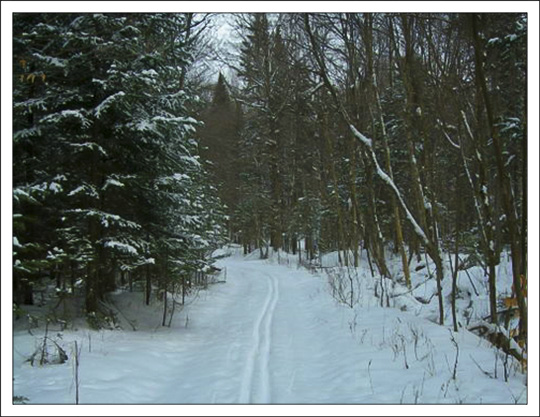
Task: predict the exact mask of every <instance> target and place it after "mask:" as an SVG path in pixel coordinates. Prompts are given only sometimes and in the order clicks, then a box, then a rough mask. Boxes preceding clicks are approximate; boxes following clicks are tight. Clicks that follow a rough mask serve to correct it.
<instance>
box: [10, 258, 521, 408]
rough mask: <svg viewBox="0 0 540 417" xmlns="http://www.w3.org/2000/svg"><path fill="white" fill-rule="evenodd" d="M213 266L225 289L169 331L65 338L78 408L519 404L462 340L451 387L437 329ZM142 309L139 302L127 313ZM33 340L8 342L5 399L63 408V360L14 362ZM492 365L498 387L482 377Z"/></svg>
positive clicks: (66, 383)
mask: <svg viewBox="0 0 540 417" xmlns="http://www.w3.org/2000/svg"><path fill="white" fill-rule="evenodd" d="M219 266H220V267H222V268H226V270H227V282H226V283H225V284H215V285H212V286H211V287H210V288H209V289H208V290H207V291H203V292H201V295H200V297H199V298H198V299H197V300H196V302H195V303H193V304H192V305H190V306H189V308H188V309H186V310H184V311H182V312H178V313H177V314H176V316H175V320H174V321H173V326H172V327H171V328H163V327H160V325H159V322H160V321H161V317H160V315H159V314H156V315H155V324H152V325H148V324H147V323H146V325H144V326H143V325H142V323H140V324H141V326H140V327H139V330H138V331H136V332H132V331H112V332H111V331H100V332H90V331H88V330H79V331H74V332H67V331H66V332H64V334H63V335H62V337H63V339H62V343H64V346H67V347H69V346H71V344H72V341H73V340H78V341H79V346H81V345H82V352H81V359H80V363H81V365H80V372H79V379H80V401H81V403H87V404H88V403H99V404H105V403H116V404H127V403H135V404H214V403H216V404H227V403H236V404H238V403H240V404H246V403H252V404H253V403H259V404H325V403H326V404H347V403H349V404H366V403H367V404H382V403H390V404H399V403H416V402H418V403H459V402H464V403H481V402H483V403H513V402H514V401H519V402H524V401H526V388H524V384H523V381H524V377H523V376H520V375H519V374H518V375H517V376H516V371H515V370H513V371H512V372H513V373H512V375H513V378H512V379H511V380H510V381H509V382H508V383H505V382H504V380H503V378H502V374H503V370H502V361H501V360H500V359H499V361H498V362H497V361H496V359H495V355H494V351H493V349H492V348H490V347H489V346H488V344H487V343H485V342H483V341H482V340H480V339H478V338H477V337H476V336H474V335H472V334H470V333H468V332H464V331H462V332H459V333H457V334H455V335H454V336H455V338H456V341H457V343H458V344H459V353H458V355H459V357H458V359H459V360H458V364H457V367H456V374H457V378H455V379H454V378H453V377H452V374H453V369H454V361H455V357H456V350H455V348H454V345H453V343H451V341H450V338H451V332H449V329H448V328H446V327H443V326H439V325H437V324H434V323H431V322H429V321H427V320H425V319H423V318H421V317H417V316H416V315H415V314H413V313H411V312H403V311H400V310H398V309H392V308H380V307H376V306H374V305H373V304H369V303H368V304H366V305H364V306H360V308H358V309H356V310H355V311H353V310H352V309H350V308H348V307H346V306H344V305H340V304H338V303H337V302H336V301H335V300H334V299H332V297H331V295H330V293H329V291H328V284H327V282H326V279H325V278H324V277H321V276H314V275H312V274H310V273H308V272H307V271H306V270H304V269H297V268H296V267H295V266H290V267H288V266H283V265H275V264H271V263H269V262H265V261H260V260H249V258H243V257H240V256H232V257H230V258H225V259H222V260H220V261H219ZM368 295H369V294H367V293H366V297H368ZM130 300H133V299H132V298H131V299H130ZM130 302H132V301H130ZM147 308H148V307H146V306H144V305H143V303H142V299H141V300H140V302H139V301H137V307H136V308H135V307H134V306H133V305H132V306H131V307H130V310H129V311H130V312H131V313H132V314H134V313H136V311H137V309H140V311H147V310H145V309H147ZM146 317H149V316H148V315H147V316H146ZM152 317H154V316H152ZM138 318H140V319H141V321H142V318H143V315H140V316H139V317H138ZM152 320H154V318H152ZM145 329H146V330H145ZM37 340H38V339H37V338H36V335H34V336H31V335H29V334H28V333H27V332H22V331H21V332H16V333H15V334H14V347H15V356H14V377H15V380H14V395H20V396H25V397H27V398H29V403H40V404H45V403H57V404H58V403H73V401H74V396H75V394H74V384H73V380H74V378H73V369H72V360H71V359H70V361H69V363H66V364H63V365H55V366H47V367H43V368H40V367H31V366H30V365H29V364H28V363H25V362H24V358H25V357H28V355H29V354H30V353H32V352H33V351H34V349H35V346H36V343H37ZM494 366H495V368H496V367H497V366H498V367H499V368H498V377H496V378H493V377H488V376H486V372H487V373H493V371H494Z"/></svg>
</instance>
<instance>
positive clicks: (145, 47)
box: [13, 13, 527, 340]
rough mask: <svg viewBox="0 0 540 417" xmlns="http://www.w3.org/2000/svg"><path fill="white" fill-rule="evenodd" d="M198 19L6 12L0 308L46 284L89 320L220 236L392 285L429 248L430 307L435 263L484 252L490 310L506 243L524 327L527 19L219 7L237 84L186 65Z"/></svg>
mask: <svg viewBox="0 0 540 417" xmlns="http://www.w3.org/2000/svg"><path fill="white" fill-rule="evenodd" d="M212 18H213V16H212V15H192V14H125V15H120V14H92V15H90V14H88V15H86V14H78V15H73V14H61V15H59V14H50V15H48V14H39V15H34V14H17V15H16V16H15V18H14V40H13V47H14V56H13V79H14V82H13V83H14V90H13V106H14V107H13V110H14V113H13V115H14V120H13V134H14V136H13V154H14V158H13V162H14V164H13V206H14V220H13V222H14V223H13V224H14V240H13V251H14V269H13V271H14V277H13V283H14V302H15V303H16V305H17V306H20V305H22V304H24V303H25V302H27V303H28V302H31V301H32V300H31V295H32V288H35V287H36V286H38V285H40V284H41V283H42V282H43V281H46V280H55V281H56V286H57V289H58V290H57V291H58V295H59V297H61V296H69V294H71V293H73V292H75V291H78V289H79V290H81V291H82V292H83V294H84V297H85V307H86V313H87V314H88V315H89V316H90V317H92V315H94V316H95V315H96V314H98V313H99V300H100V299H101V298H102V297H103V295H104V294H105V293H106V292H108V291H111V290H113V289H114V288H115V286H116V285H118V284H121V283H125V282H127V281H128V280H129V281H130V282H131V281H136V282H141V283H143V284H144V286H145V288H146V293H147V297H150V294H151V292H152V288H154V289H159V290H161V291H165V292H167V291H177V290H178V289H179V288H181V287H183V286H185V284H186V280H189V279H190V277H192V276H193V274H196V273H200V272H204V271H205V270H206V269H207V268H209V265H210V261H209V260H208V255H209V251H210V249H212V248H215V247H217V246H218V245H219V244H220V243H223V242H224V241H225V240H229V241H231V242H235V243H239V244H241V245H243V247H244V251H245V253H248V252H252V251H254V250H258V251H259V252H260V256H261V257H263V258H264V257H268V256H269V254H270V253H271V252H276V251H286V252H289V253H293V254H296V255H298V257H299V259H300V260H301V261H302V262H306V263H316V261H317V259H318V257H319V255H320V254H322V253H327V252H331V251H337V252H338V253H339V259H340V262H341V263H342V265H344V266H348V265H350V266H358V262H359V259H358V258H359V251H360V250H367V253H368V254H369V259H370V262H371V264H372V274H374V275H379V276H382V277H388V278H392V279H396V280H398V281H402V282H403V283H405V285H407V286H409V287H410V279H409V264H410V262H411V259H412V258H413V257H417V258H419V257H423V256H428V257H429V258H430V259H431V260H432V261H433V263H434V264H435V266H436V271H435V274H434V277H433V279H434V280H436V282H437V285H438V288H439V292H438V295H439V306H440V317H439V323H440V324H445V317H444V313H443V302H444V300H443V298H442V293H441V291H440V288H441V282H442V281H443V280H451V279H452V276H448V274H446V273H445V269H444V267H443V262H445V261H447V260H448V257H451V258H452V264H453V265H454V266H453V268H454V271H457V270H459V269H466V268H468V267H469V266H471V265H482V266H483V267H484V269H485V273H486V276H488V277H489V283H490V287H489V290H490V309H491V311H490V314H491V317H490V320H491V321H492V322H493V323H497V321H498V320H499V319H498V310H499V309H500V308H499V306H498V292H497V287H496V278H497V277H496V270H497V269H496V266H497V265H498V264H499V262H500V259H501V256H509V257H510V258H511V261H512V268H513V270H512V273H513V282H514V286H513V288H514V291H515V300H516V307H517V309H518V310H519V316H520V337H521V338H522V340H526V339H525V338H526V330H527V305H526V296H527V287H526V285H527V284H526V282H527V94H526V92H527V90H526V87H527V18H526V15H524V14H427V13H425V14H420V13H415V14H412V13H402V14H393V13H384V14H383V13H379V14H369V13H365V14H355V13H331V14H251V15H248V14H245V15H244V14H242V15H235V16H234V25H235V26H236V27H235V29H236V30H237V32H238V33H239V36H240V37H241V42H240V45H239V46H240V48H239V50H238V51H236V53H237V54H238V55H237V57H238V58H237V59H236V60H235V62H229V64H230V65H231V68H232V70H231V71H233V72H234V74H235V79H234V82H232V80H228V79H227V77H226V76H224V75H223V74H220V75H219V77H217V76H216V77H215V78H214V79H212V80H211V81H209V80H204V79H201V78H200V77H197V76H194V75H193V74H192V73H190V71H189V70H190V68H191V67H192V66H193V65H195V64H197V60H198V59H204V58H200V56H202V55H198V54H197V49H196V48H197V47H199V48H200V45H201V44H203V43H204V39H205V38H204V37H205V36H209V35H207V33H208V34H209V33H211V26H210V23H211V21H212ZM209 22H210V23H209ZM197 45H199V46H197ZM216 78H217V81H216ZM208 91H210V94H209V93H208ZM389 252H393V253H395V254H397V255H399V257H400V260H401V264H402V274H401V275H399V276H394V277H390V273H389V269H388V266H387V264H386V262H387V259H388V256H387V255H388V253H389ZM446 320H448V318H446ZM446 324H448V323H446ZM454 326H455V323H454Z"/></svg>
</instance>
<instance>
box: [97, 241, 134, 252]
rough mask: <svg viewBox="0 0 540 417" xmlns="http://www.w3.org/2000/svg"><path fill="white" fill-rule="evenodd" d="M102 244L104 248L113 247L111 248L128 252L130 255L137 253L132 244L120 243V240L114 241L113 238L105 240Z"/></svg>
mask: <svg viewBox="0 0 540 417" xmlns="http://www.w3.org/2000/svg"><path fill="white" fill-rule="evenodd" d="M104 246H105V247H106V248H113V249H116V250H118V251H120V252H125V253H128V254H132V255H138V254H139V253H138V252H137V249H135V248H134V247H133V246H131V245H129V244H127V243H122V242H116V241H113V240H109V241H107V242H105V244H104Z"/></svg>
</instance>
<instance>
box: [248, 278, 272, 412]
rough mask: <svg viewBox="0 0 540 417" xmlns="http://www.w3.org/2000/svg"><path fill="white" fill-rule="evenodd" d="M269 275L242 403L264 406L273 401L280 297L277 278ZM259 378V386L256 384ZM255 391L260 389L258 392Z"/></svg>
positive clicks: (256, 323) (254, 335) (254, 337)
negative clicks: (271, 369) (275, 329)
mask: <svg viewBox="0 0 540 417" xmlns="http://www.w3.org/2000/svg"><path fill="white" fill-rule="evenodd" d="M264 275H266V276H267V278H268V279H267V283H268V291H267V296H266V298H265V301H264V306H263V308H262V309H261V313H260V314H259V316H258V317H257V320H256V322H255V327H254V328H253V336H252V344H251V351H250V352H249V355H248V360H247V364H246V367H245V368H244V374H243V377H242V385H241V387H240V398H239V403H241V404H249V403H264V404H268V403H270V402H271V390H270V385H271V384H270V374H269V363H270V348H271V345H272V323H273V319H274V311H275V309H276V305H277V302H278V298H279V289H278V281H277V278H276V277H274V276H272V275H270V274H267V273H265V274H264ZM256 375H258V381H257V382H258V383H257V385H255V384H254V383H253V380H254V378H255V377H256ZM255 388H257V389H256V390H255Z"/></svg>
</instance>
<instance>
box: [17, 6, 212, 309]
mask: <svg viewBox="0 0 540 417" xmlns="http://www.w3.org/2000/svg"><path fill="white" fill-rule="evenodd" d="M16 19H20V20H21V21H22V22H25V25H21V27H20V29H19V30H18V32H17V33H16V35H15V39H16V41H15V43H16V44H17V45H18V48H16V51H17V52H16V54H17V56H16V59H18V60H19V62H20V61H24V65H23V64H22V63H20V66H21V70H23V71H27V72H29V74H30V75H32V76H30V77H29V76H28V75H27V74H26V73H24V74H22V75H24V77H23V79H22V80H21V82H25V83H26V82H27V80H29V82H30V83H32V86H31V87H30V88H29V87H28V86H27V85H26V84H23V85H22V86H20V87H19V90H18V91H16V94H15V105H14V107H15V110H16V112H18V113H17V114H20V116H18V117H17V116H16V119H15V120H16V121H18V120H19V119H20V120H21V121H20V126H19V125H18V124H17V123H18V122H16V124H15V134H14V140H15V142H16V141H17V139H19V138H30V139H33V140H34V142H29V143H26V142H25V143H22V144H21V145H20V146H17V147H16V149H19V148H20V149H21V153H22V154H23V155H22V156H21V159H24V163H25V164H26V165H28V168H26V165H25V171H30V170H31V169H32V168H33V167H35V168H39V166H40V164H41V165H44V166H46V170H43V172H42V171H38V174H39V178H30V179H28V174H25V175H26V177H25V176H24V175H21V179H20V180H19V179H16V180H15V181H14V186H15V193H14V196H15V198H16V199H17V198H18V199H19V200H27V201H31V202H32V203H34V201H32V200H29V199H28V198H26V196H27V195H29V196H30V193H29V192H26V190H25V188H24V187H27V188H28V187H29V186H33V187H34V188H36V186H39V187H38V188H39V190H43V189H44V190H46V191H47V192H49V191H50V193H54V194H56V198H55V199H54V200H51V201H50V202H45V203H43V205H44V207H45V208H43V210H49V211H52V213H54V216H53V218H52V219H51V220H50V221H51V222H53V223H55V225H56V228H55V229H52V230H53V231H54V233H53V234H54V236H53V237H52V238H50V239H46V241H45V242H44V246H46V247H47V248H48V251H49V252H51V248H54V247H56V246H57V247H58V252H59V253H61V254H69V256H68V257H67V259H66V260H69V264H70V265H71V267H72V268H71V271H72V275H73V274H74V273H76V274H79V273H82V272H84V275H83V276H80V277H73V276H72V280H73V279H74V278H83V282H84V290H85V299H86V312H87V314H88V315H89V317H95V315H96V313H98V312H99V301H100V299H101V298H102V297H103V295H104V294H105V292H106V291H108V290H111V289H113V288H114V285H115V278H116V274H117V273H118V271H119V270H120V269H135V268H140V267H141V266H143V265H147V266H148V268H147V271H150V267H149V265H151V264H153V263H155V262H156V260H158V259H159V261H160V262H163V261H162V260H161V259H160V258H162V257H164V256H169V255H168V254H172V253H174V251H173V250H168V251H164V247H165V246H166V245H163V244H162V242H163V240H164V239H165V240H167V239H173V240H174V239H176V238H177V236H178V235H180V236H181V240H182V245H179V246H178V245H177V246H176V248H177V249H178V248H182V250H183V251H176V252H177V254H176V256H177V257H178V258H179V259H176V261H178V262H182V258H183V257H188V255H186V252H185V251H184V250H185V249H186V247H187V248H193V246H192V245H195V244H196V242H195V241H194V239H193V236H194V235H196V236H200V235H201V234H204V233H201V226H200V225H199V224H198V222H197V221H194V220H193V219H192V218H191V219H188V218H187V217H182V216H183V215H184V214H185V216H188V214H187V213H188V212H189V211H190V210H194V209H196V210H199V212H200V213H204V210H205V206H204V204H199V205H197V203H198V202H199V200H200V198H201V197H200V195H199V193H198V191H197V187H201V186H202V185H201V184H202V183H204V181H206V179H205V176H204V173H202V172H199V171H200V166H199V165H200V164H199V161H198V156H197V152H198V149H197V146H196V142H195V141H194V140H193V137H192V136H193V133H194V131H195V126H196V125H197V124H198V123H197V122H196V121H195V120H194V119H193V118H191V117H189V115H188V111H187V108H186V101H187V100H189V99H190V97H189V95H188V94H187V93H186V91H184V90H183V89H182V87H183V84H184V75H185V70H186V67H187V65H188V64H189V38H188V37H187V36H186V34H187V33H189V28H188V25H189V24H190V22H191V21H192V20H191V18H187V16H185V15H182V14H178V15H172V14H128V15H120V14H111V15H104V14H82V15H71V14H69V15H58V16H57V15H52V16H49V15H44V17H43V18H42V19H43V20H45V21H46V23H44V22H43V21H42V19H40V18H36V17H35V16H32V17H29V16H28V15H19V16H17V18H16ZM27 68H28V69H27ZM19 72H20V71H19ZM16 74H17V73H16ZM41 74H44V75H43V76H41ZM33 75H35V77H34V76H33ZM38 76H39V78H38ZM37 82H40V83H43V86H40V87H41V88H40V89H39V90H38V89H37V88H35V86H37ZM28 114H30V116H27V117H26V120H25V119H24V116H25V115H28ZM25 129H26V130H25ZM38 140H41V142H39V141H38ZM38 142H39V147H34V146H33V145H34V143H38ZM42 148H43V149H42ZM42 150H43V153H40V152H41V151H42ZM24 152H26V154H25V153H24ZM36 153H37V156H36V157H34V159H35V160H33V159H32V158H31V156H32V155H34V154H36ZM27 154H30V156H28V155H27ZM17 159H18V157H17V153H16V154H15V162H16V163H17ZM193 173H195V174H193ZM193 175H195V176H196V177H197V179H196V180H194V179H193V178H192V176H193ZM164 183H166V186H167V187H166V188H163V186H164ZM195 196H196V197H195ZM22 197H24V199H23V198H22ZM30 197H31V196H30ZM209 198H210V197H209ZM35 204H36V203H34V205H35ZM26 205H28V204H26ZM196 205H197V206H196ZM195 206H196V207H195ZM30 207H31V206H30ZM20 211H21V213H17V214H20V216H19V218H20V219H21V220H20V221H19V222H20V223H22V222H23V221H24V220H25V219H31V218H32V217H31V212H30V209H27V208H24V207H23V208H21V210H20ZM27 223H28V222H27ZM38 223H39V224H42V223H43V222H41V221H40V222H38ZM205 224H206V223H205ZM173 235H174V236H173ZM171 236H173V237H172V238H171ZM27 242H31V239H30V238H28V239H27V238H26V237H24V238H20V239H17V243H18V244H19V245H21V246H22V245H24V244H26V243H27ZM55 243H58V244H57V245H55ZM169 244H171V245H172V243H171V242H169ZM173 246H174V245H173ZM197 253H198V255H199V256H200V258H201V259H203V257H204V253H201V252H197ZM165 254H167V255H165ZM52 257H54V254H52ZM189 257H190V258H191V257H192V256H191V255H190V256H189ZM43 258H44V256H43V254H39V256H37V255H36V259H37V260H41V259H43ZM56 258H58V256H56ZM74 265H75V267H74V268H73V266H74ZM64 267H67V264H66V265H64ZM150 272H152V271H150ZM149 277H150V275H149ZM150 283H151V280H150ZM149 288H150V286H149ZM148 293H149V291H148Z"/></svg>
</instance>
